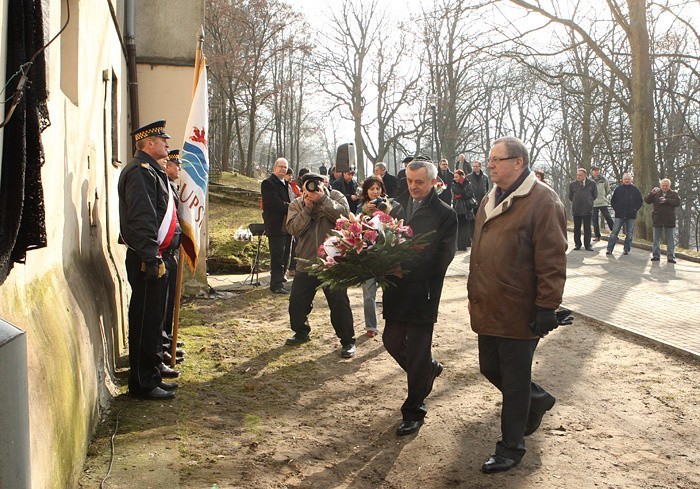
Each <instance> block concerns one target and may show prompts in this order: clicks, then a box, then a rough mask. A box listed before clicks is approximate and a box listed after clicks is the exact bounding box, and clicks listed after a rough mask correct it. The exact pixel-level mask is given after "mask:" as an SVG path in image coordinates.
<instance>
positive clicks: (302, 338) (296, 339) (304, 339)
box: [284, 335, 311, 346]
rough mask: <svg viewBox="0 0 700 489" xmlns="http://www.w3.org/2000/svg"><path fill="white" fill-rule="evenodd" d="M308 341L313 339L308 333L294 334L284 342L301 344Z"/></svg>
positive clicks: (295, 344)
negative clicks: (303, 334)
mask: <svg viewBox="0 0 700 489" xmlns="http://www.w3.org/2000/svg"><path fill="white" fill-rule="evenodd" d="M307 341H311V338H309V336H308V335H306V336H297V335H294V336H292V337H291V338H287V341H285V342H284V344H285V345H289V346H299V345H301V344H302V343H306V342H307Z"/></svg>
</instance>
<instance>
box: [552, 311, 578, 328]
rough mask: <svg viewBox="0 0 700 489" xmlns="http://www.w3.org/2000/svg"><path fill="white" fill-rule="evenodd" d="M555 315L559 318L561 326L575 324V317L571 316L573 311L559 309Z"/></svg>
mask: <svg viewBox="0 0 700 489" xmlns="http://www.w3.org/2000/svg"><path fill="white" fill-rule="evenodd" d="M554 314H555V315H556V316H557V322H558V323H559V326H565V325H567V324H571V323H573V322H574V317H573V316H572V315H571V309H559V310H558V311H557V312H555V313H554Z"/></svg>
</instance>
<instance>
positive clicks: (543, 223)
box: [467, 137, 567, 474]
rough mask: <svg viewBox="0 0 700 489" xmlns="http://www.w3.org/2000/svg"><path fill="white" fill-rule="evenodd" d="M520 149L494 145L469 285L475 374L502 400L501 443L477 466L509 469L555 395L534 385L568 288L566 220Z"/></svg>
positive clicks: (510, 142)
mask: <svg viewBox="0 0 700 489" xmlns="http://www.w3.org/2000/svg"><path fill="white" fill-rule="evenodd" d="M529 161H530V156H529V152H528V149H527V147H526V146H525V144H524V143H523V142H522V141H521V140H520V139H518V138H515V137H504V138H501V139H497V140H496V141H495V142H494V143H493V146H492V147H491V152H490V154H489V159H488V167H489V169H490V170H491V180H492V181H493V183H494V188H493V189H492V190H491V191H490V192H489V193H488V195H486V197H484V200H483V202H482V203H481V206H480V207H479V210H478V211H477V213H476V224H475V228H476V229H475V232H474V241H473V242H472V252H471V257H470V261H469V279H468V281H467V293H468V298H469V302H468V306H469V316H470V321H471V327H472V330H473V331H474V332H475V333H476V334H477V335H478V345H479V368H480V370H481V374H482V375H483V376H484V377H486V378H487V379H488V380H489V382H491V383H492V384H493V385H494V386H495V387H496V388H497V389H498V390H499V391H500V392H501V395H502V399H503V402H502V405H501V440H499V441H498V443H496V451H495V454H494V455H492V456H491V457H490V458H489V459H488V460H487V461H486V462H485V463H484V464H483V465H482V467H481V470H482V471H483V472H485V473H489V474H490V473H494V472H503V471H506V470H510V469H512V468H513V467H515V466H516V465H518V463H519V462H520V460H521V459H522V458H523V456H524V455H525V438H524V437H525V436H527V435H529V434H531V433H533V432H534V431H535V430H537V428H539V426H540V423H541V422H542V418H543V416H544V414H545V412H547V411H549V410H550V409H552V407H553V406H554V403H555V399H554V396H552V395H551V394H549V393H548V392H547V391H545V390H544V389H543V388H542V387H540V386H539V385H537V384H536V383H534V382H533V381H532V360H533V357H534V354H535V348H537V343H538V341H539V339H540V337H542V336H544V335H546V334H547V333H548V332H549V331H551V330H553V329H554V328H556V327H557V326H558V325H559V321H558V319H557V315H556V313H555V310H556V309H557V307H559V305H560V304H561V300H562V295H563V293H564V284H565V282H566V247H567V240H566V215H565V212H564V205H563V204H562V203H561V200H559V196H558V195H557V194H556V192H554V190H552V189H551V188H550V187H549V186H547V185H540V184H539V183H538V182H537V179H536V177H535V176H534V174H533V172H532V171H531V170H530V167H529Z"/></svg>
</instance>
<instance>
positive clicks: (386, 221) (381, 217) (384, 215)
mask: <svg viewBox="0 0 700 489" xmlns="http://www.w3.org/2000/svg"><path fill="white" fill-rule="evenodd" d="M377 213H379V220H380V221H381V222H383V223H384V224H389V223H391V222H394V218H393V217H391V216H390V215H389V214H387V213H386V212H381V211H377V212H375V213H374V215H375V216H376V215H377Z"/></svg>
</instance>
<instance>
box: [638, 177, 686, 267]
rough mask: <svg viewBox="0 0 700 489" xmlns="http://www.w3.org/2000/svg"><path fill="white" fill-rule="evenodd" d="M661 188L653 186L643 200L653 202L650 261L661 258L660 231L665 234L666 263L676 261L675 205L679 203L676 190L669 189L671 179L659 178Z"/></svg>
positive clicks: (648, 202)
mask: <svg viewBox="0 0 700 489" xmlns="http://www.w3.org/2000/svg"><path fill="white" fill-rule="evenodd" d="M660 185H661V188H659V187H654V188H653V189H651V192H649V195H647V196H646V197H644V202H646V203H647V204H653V205H654V208H653V210H652V211H651V221H652V224H653V226H654V231H653V238H654V240H653V242H652V245H651V261H659V260H660V259H661V233H664V234H665V235H666V260H667V262H668V263H676V254H675V248H676V236H675V230H676V207H678V206H679V205H681V199H680V197H678V192H676V191H675V190H671V180H669V179H668V178H664V179H663V180H661V183H660Z"/></svg>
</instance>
